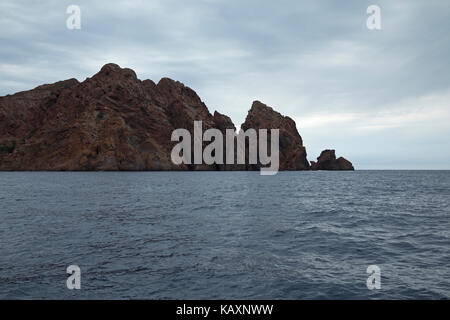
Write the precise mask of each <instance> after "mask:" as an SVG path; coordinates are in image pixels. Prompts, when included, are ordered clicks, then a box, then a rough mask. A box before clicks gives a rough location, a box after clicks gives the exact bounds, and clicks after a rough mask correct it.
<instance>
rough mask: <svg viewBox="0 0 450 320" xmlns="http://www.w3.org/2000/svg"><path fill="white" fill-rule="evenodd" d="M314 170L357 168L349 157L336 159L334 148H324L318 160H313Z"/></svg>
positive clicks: (312, 167) (312, 166)
mask: <svg viewBox="0 0 450 320" xmlns="http://www.w3.org/2000/svg"><path fill="white" fill-rule="evenodd" d="M311 169H312V170H355V169H354V168H353V165H352V163H351V162H350V161H348V160H347V159H344V158H342V157H340V158H338V159H336V153H335V151H334V150H329V149H327V150H324V151H322V152H321V153H320V156H319V157H318V158H317V162H314V161H311Z"/></svg>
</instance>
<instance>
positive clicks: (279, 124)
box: [241, 101, 310, 170]
mask: <svg viewBox="0 0 450 320" xmlns="http://www.w3.org/2000/svg"><path fill="white" fill-rule="evenodd" d="M241 128H242V129H243V130H247V129H249V128H253V129H255V130H258V129H279V130H280V132H279V139H280V140H279V152H280V170H308V169H309V168H310V166H309V162H308V160H307V159H306V148H305V147H304V146H303V140H302V137H301V136H300V135H299V133H298V131H297V127H296V125H295V122H294V120H292V119H291V118H289V117H285V116H282V115H281V114H280V113H278V112H276V111H274V110H273V109H272V108H271V107H269V106H267V105H265V104H263V103H261V102H259V101H254V102H253V104H252V108H251V109H250V111H249V112H248V115H247V118H246V119H245V122H244V124H243V125H242V126H241ZM268 146H270V142H268ZM251 167H253V169H257V168H259V167H260V166H259V165H257V166H251Z"/></svg>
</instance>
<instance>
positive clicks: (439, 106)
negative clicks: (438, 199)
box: [0, 0, 450, 169]
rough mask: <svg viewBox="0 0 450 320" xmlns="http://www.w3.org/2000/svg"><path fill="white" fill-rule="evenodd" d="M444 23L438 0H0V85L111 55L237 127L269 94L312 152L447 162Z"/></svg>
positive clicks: (448, 69)
mask: <svg viewBox="0 0 450 320" xmlns="http://www.w3.org/2000/svg"><path fill="white" fill-rule="evenodd" d="M71 4H75V5H79V6H80V8H81V29H80V30H69V29H68V28H67V27H66V20H67V18H68V17H69V15H68V14H67V13H66V9H67V7H68V6H69V5H71ZM372 4H375V5H378V6H379V7H380V8H381V28H382V29H381V30H369V29H368V28H367V27H366V20H367V17H368V16H369V15H368V14H367V13H366V10H367V7H368V6H369V5H372ZM449 31H450V1H448V0H441V1H438V0H431V1H430V0H428V1H425V0H423V1H414V0H408V1H406V0H395V1H393V0H390V1H382V0H372V1H364V0H353V1H337V0H334V1H331V0H330V1H326V0H311V1H300V0H290V1H287V0H286V1H283V0H281V1H263V0H254V1H253V0H251V1H249V0H239V1H235V0H190V1H186V0H184V1H182V0H179V1H174V0H145V1H137V0H136V1H132V0H127V1H100V0H97V1H95V0H89V1H87V0H86V1H84V0H83V1H75V0H72V1H61V0H53V1H29V0H27V1H20V0H19V1H18V0H1V2H0V43H1V45H0V95H6V94H12V93H15V92H17V91H22V90H28V89H31V88H34V87H36V86H38V85H40V84H43V83H52V82H56V81H58V80H62V79H67V78H77V79H78V80H80V81H83V80H84V79H85V78H86V77H90V76H92V75H93V74H95V73H96V72H97V71H98V70H99V69H100V68H101V67H102V66H103V65H104V64H105V63H108V62H114V63H117V64H119V65H120V66H121V67H128V68H132V69H133V70H135V71H136V73H137V75H138V77H139V78H140V79H147V78H150V79H152V80H154V81H155V82H157V81H159V79H160V78H162V77H170V78H172V79H175V80H179V81H181V82H183V83H184V84H185V85H187V86H189V87H191V88H192V89H194V90H195V91H196V92H197V93H198V95H199V96H200V97H201V98H202V100H203V101H204V102H205V103H206V105H207V106H208V108H209V110H210V111H211V112H214V110H217V111H219V112H221V113H225V114H227V115H229V116H230V117H231V118H232V120H233V121H234V122H235V124H236V126H237V127H239V125H240V124H241V123H242V122H243V121H244V119H245V116H246V114H247V111H248V109H249V108H250V106H251V103H252V101H253V100H260V101H262V102H264V103H266V104H268V105H270V106H272V107H273V108H274V109H275V110H277V111H279V112H281V113H282V114H284V115H288V116H290V117H292V118H293V119H294V120H295V121H296V123H297V127H298V129H299V132H300V134H301V136H302V137H303V140H304V143H305V145H306V148H307V152H308V158H309V160H314V159H315V158H316V157H317V156H318V155H319V153H320V151H321V150H323V149H326V148H333V149H336V153H337V155H338V156H344V157H346V158H348V159H349V160H351V161H352V162H353V163H354V165H355V167H356V168H357V169H385V168H386V169H450V63H449V61H450V41H449V40H450V39H449V38H450V32H449Z"/></svg>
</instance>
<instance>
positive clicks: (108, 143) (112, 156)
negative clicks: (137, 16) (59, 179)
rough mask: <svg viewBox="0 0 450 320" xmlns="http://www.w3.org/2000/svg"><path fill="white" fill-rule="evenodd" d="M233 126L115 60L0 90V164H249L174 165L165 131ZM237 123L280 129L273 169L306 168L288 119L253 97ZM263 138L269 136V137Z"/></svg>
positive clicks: (181, 89) (171, 86)
mask: <svg viewBox="0 0 450 320" xmlns="http://www.w3.org/2000/svg"><path fill="white" fill-rule="evenodd" d="M199 120H201V121H202V122H203V130H207V129H209V128H217V129H219V130H221V131H222V132H225V130H226V129H235V126H234V124H233V123H232V121H231V119H230V118H229V117H227V116H225V115H222V114H220V113H218V112H215V113H214V115H212V114H211V113H210V112H209V110H208V108H207V107H206V105H205V104H204V103H203V102H202V101H201V99H200V98H199V97H198V95H197V94H196V93H195V92H194V91H193V90H192V89H190V88H188V87H186V86H184V85H183V84H182V83H180V82H177V81H173V80H171V79H168V78H163V79H161V80H160V81H159V82H158V83H157V84H155V83H154V82H153V81H151V80H144V81H141V80H139V79H138V78H137V77H136V74H135V72H134V71H133V70H131V69H126V68H120V67H119V66H117V65H115V64H107V65H105V66H104V67H103V68H102V69H101V70H100V72H98V73H97V74H95V75H94V76H93V77H91V78H88V79H86V80H85V81H83V82H81V83H80V82H78V81H77V80H75V79H70V80H66V81H60V82H57V83H54V84H50V85H43V86H39V87H37V88H35V89H33V90H30V91H26V92H19V93H17V94H14V95H8V96H5V97H0V170H254V169H257V168H259V165H254V166H248V165H243V166H242V165H225V164H224V165H205V164H201V165H186V164H181V165H175V164H173V163H172V161H171V159H170V154H171V151H172V148H173V146H174V145H175V144H176V143H177V142H172V141H171V134H172V131H173V130H175V129H178V128H185V129H187V130H189V131H190V133H191V135H192V136H193V123H194V121H199ZM242 128H243V129H244V130H246V129H248V128H254V129H256V130H258V129H259V128H264V129H271V128H274V129H275V128H276V129H280V140H279V141H280V170H304V169H309V168H310V167H309V163H308V161H307V160H306V150H305V147H304V146H303V142H302V139H301V137H300V135H299V134H298V132H297V129H296V126H295V123H294V121H293V120H292V119H290V118H289V117H284V116H282V115H281V114H279V113H278V112H275V111H274V110H273V109H272V108H270V107H268V106H266V105H264V104H262V103H260V102H258V101H255V102H254V103H253V105H252V108H251V109H250V111H249V113H248V116H247V119H246V121H245V123H244V124H243V125H242ZM269 145H270V144H269Z"/></svg>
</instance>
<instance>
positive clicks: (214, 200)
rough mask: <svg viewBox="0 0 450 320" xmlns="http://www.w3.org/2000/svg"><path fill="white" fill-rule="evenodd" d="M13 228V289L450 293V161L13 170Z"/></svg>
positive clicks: (5, 275) (44, 293) (316, 295)
mask: <svg viewBox="0 0 450 320" xmlns="http://www.w3.org/2000/svg"><path fill="white" fill-rule="evenodd" d="M0 241H1V243H0V244H1V245H0V298H2V299H130V298H133V299H134V298H136V299H448V298H450V267H449V265H450V171H355V172H280V173H278V174H277V175H275V176H261V175H260V174H259V172H96V173H93V172H90V173H89V172H53V173H51V172H35V173H33V172H2V173H0ZM69 265H77V266H79V267H80V269H81V289H80V290H69V289H68V288H67V286H66V279H67V277H68V276H69V275H68V274H66V268H67V267H68V266H69ZM369 265H377V266H379V268H380V270H381V274H380V281H381V287H380V289H373V290H369V289H368V287H367V285H366V280H367V278H368V277H369V274H368V273H367V272H366V271H367V267H368V266H369Z"/></svg>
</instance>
